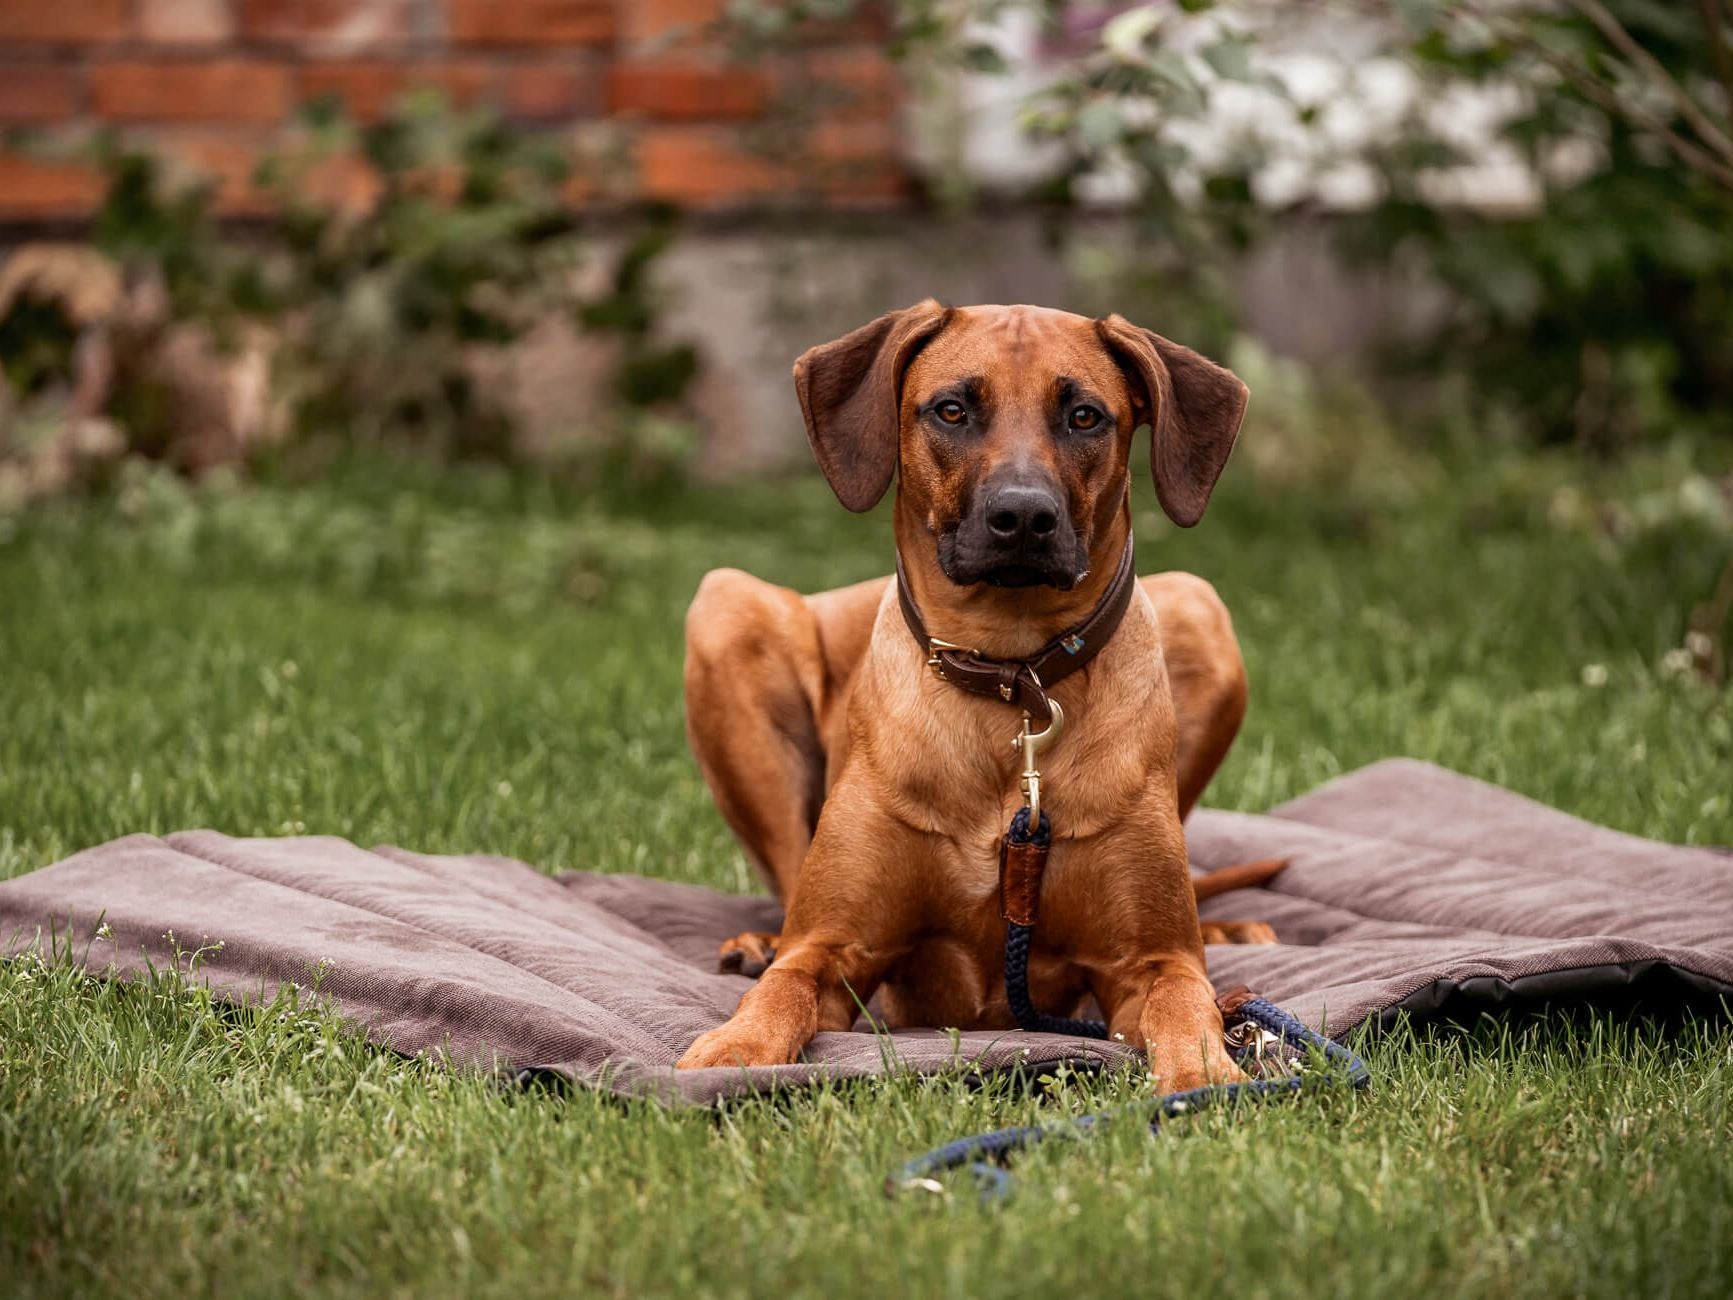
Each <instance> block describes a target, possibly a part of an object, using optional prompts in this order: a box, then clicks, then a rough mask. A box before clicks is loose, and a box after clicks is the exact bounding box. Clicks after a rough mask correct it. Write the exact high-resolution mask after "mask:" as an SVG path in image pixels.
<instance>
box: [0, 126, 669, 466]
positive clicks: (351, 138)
mask: <svg viewBox="0 0 1733 1300" xmlns="http://www.w3.org/2000/svg"><path fill="white" fill-rule="evenodd" d="M93 149H94V153H95V156H96V158H97V161H98V162H99V163H100V165H101V166H102V168H103V170H104V171H105V173H106V175H107V177H108V182H109V183H108V188H107V192H106V197H105V199H104V201H103V203H102V205H101V207H100V209H99V210H98V212H97V214H96V215H95V217H94V219H93V221H92V224H91V229H90V239H91V243H92V245H93V246H94V247H95V249H97V250H99V251H100V253H102V254H103V255H105V256H106V257H107V258H108V259H110V261H111V262H112V264H113V265H114V266H115V267H117V268H118V269H119V272H120V275H121V278H122V279H123V281H124V283H125V285H126V291H125V293H124V294H123V295H121V300H120V302H119V303H118V304H117V305H116V306H115V308H114V310H113V311H111V312H110V313H108V314H107V315H105V316H104V318H103V319H102V320H101V322H99V325H100V332H101V334H102V336H103V340H104V346H105V347H107V348H108V349H109V350H110V351H111V352H112V354H113V365H112V370H113V379H112V383H111V385H110V387H109V390H108V393H107V403H106V406H107V413H108V414H110V415H112V416H113V417H114V419H115V421H116V422H117V423H118V424H119V425H120V426H121V427H122V429H123V430H124V434H125V438H126V441H127V444H128V445H129V447H130V448H131V449H132V450H134V451H138V452H142V453H145V454H147V455H152V456H155V457H158V458H165V459H169V460H172V461H175V462H176V463H179V464H182V465H183V466H192V467H201V466H203V465H206V464H209V463H217V462H221V461H224V460H229V459H233V458H234V457H235V454H237V453H239V454H246V453H254V452H256V451H257V450H258V448H259V447H260V446H261V445H264V444H268V443H270V442H274V441H279V440H281V439H283V438H285V437H287V438H300V439H308V438H317V439H321V440H330V439H337V440H363V441H366V440H379V439H392V440H402V441H411V442H415V443H417V444H420V445H423V446H426V447H430V448H432V449H435V450H437V451H439V452H441V453H444V454H450V455H459V456H475V455H481V456H490V457H507V456H510V455H513V454H514V453H515V451H516V449H517V442H516V440H515V434H516V430H515V428H514V416H513V413H512V411H511V409H510V408H509V406H508V404H507V403H506V402H505V401H502V400H501V390H502V389H503V388H505V387H506V386H505V385H502V384H500V383H498V382H494V383H492V384H490V383H488V382H487V381H486V376H487V374H488V370H489V367H488V364H487V363H488V361H489V358H494V357H498V356H500V355H501V354H502V353H503V352H504V350H505V349H507V348H509V347H510V346H511V345H513V344H515V343H517V342H519V341H520V340H522V339H524V338H525V336H526V335H527V334H528V333H529V332H530V331H531V330H532V329H533V328H536V327H538V326H541V325H543V324H545V323H547V322H549V321H552V320H563V321H565V322H567V323H568V324H569V325H570V326H571V327H572V328H573V329H575V330H577V331H579V332H581V333H585V334H588V335H589V336H590V337H591V338H594V339H602V340H613V341H614V342H613V343H612V344H611V345H610V352H609V355H611V356H614V357H615V358H616V359H615V360H614V362H613V366H612V368H613V372H614V374H613V383H612V389H613V397H614V399H615V402H616V404H617V405H620V406H622V407H624V408H628V409H631V410H650V411H664V412H665V411H668V410H671V409H678V403H679V400H680V398H681V396H682V394H683V393H684V391H685V388H686V385H687V383H688V382H689V380H690V379H691V377H692V375H693V372H694V370H695V369H696V364H697V358H696V354H695V353H694V352H693V350H692V349H691V348H690V347H689V346H687V345H685V344H682V343H678V342H676V343H674V344H668V343H666V342H664V341H662V339H661V337H660V333H659V331H658V328H657V326H658V324H659V319H658V318H659V303H658V300H657V298H656V295H655V287H654V275H653V273H654V269H655V263H656V259H657V258H658V256H659V255H660V254H661V253H662V252H663V251H664V250H665V249H666V247H667V246H668V243H669V241H670V239H671V238H672V233H673V222H672V217H671V214H669V213H667V212H665V211H653V212H647V213H645V214H642V216H641V217H640V218H638V219H636V220H635V221H634V222H633V223H632V229H633V230H634V232H635V233H633V234H631V236H630V237H629V238H628V240H627V241H626V244H625V247H624V249H623V251H622V252H620V253H618V254H617V255H616V256H615V258H614V266H613V270H612V272H611V274H610V275H608V276H607V277H606V279H607V282H606V284H605V285H603V286H602V287H600V288H599V289H598V288H586V285H587V284H590V283H591V282H593V281H594V280H595V276H594V274H593V273H591V274H581V272H582V271H583V270H584V269H585V267H586V266H587V265H588V262H587V261H586V259H588V260H589V261H594V260H596V259H597V258H598V256H599V255H598V253H597V250H596V247H595V245H594V241H591V240H588V239H586V238H585V237H584V234H583V232H582V231H581V230H580V228H579V226H578V224H577V222H576V220H575V219H574V217H573V215H572V212H571V206H570V204H569V203H568V202H567V194H568V186H569V185H571V184H572V183H573V182H574V179H575V178H574V176H573V174H572V167H571V164H570V162H569V160H568V156H567V152H568V151H567V150H566V148H565V146H564V143H563V142H562V141H561V140H559V139H557V138H556V137H554V136H551V135H547V134H542V133H536V132H529V131H525V130H522V129H520V128H516V127H512V126H508V125H507V124H505V123H504V122H502V121H501V120H500V119H499V118H498V117H497V116H495V115H493V114H491V113H489V112H484V111H474V112H461V113H459V112H453V111H451V110H449V109H448V108H447V107H446V105H445V104H444V103H443V101H441V100H440V99H439V98H438V97H437V96H433V95H421V96H412V97H410V98H408V99H406V100H405V101H404V102H403V103H402V104H401V105H400V106H399V107H398V108H397V109H396V110H395V111H394V112H393V113H392V114H390V115H389V116H387V117H386V118H385V119H383V120H382V121H380V122H378V123H377V124H373V125H368V126H364V127H363V126H357V125H356V124H354V123H352V122H349V121H347V120H345V119H344V118H343V117H341V116H340V115H339V114H338V113H337V112H336V111H335V110H334V109H332V108H331V107H329V106H326V105H318V106H315V107H313V108H311V109H309V110H308V111H307V112H306V113H305V114H304V115H303V118H302V120H301V121H300V122H299V123H298V124H297V128H296V130H295V131H294V132H293V133H292V135H291V136H290V139H289V143H288V144H286V145H285V146H284V147H282V148H280V149H279V150H278V151H277V152H275V153H274V154H272V155H271V156H269V157H267V158H266V159H265V160H264V161H263V162H262V163H261V165H260V167H259V168H258V171H257V174H256V175H255V177H254V184H255V186H256V188H257V189H258V190H259V191H260V193H261V194H262V196H263V197H264V198H265V199H266V200H267V202H266V203H265V204H264V205H262V207H261V215H260V216H259V217H258V218H257V219H256V220H253V221H251V222H249V223H248V224H246V225H245V226H235V227H232V228H231V227H230V226H227V225H225V224H224V223H221V222H219V221H218V220H217V217H216V215H215V212H214V208H213V198H214V195H213V191H212V187H211V186H210V185H208V184H192V185H188V184H184V183H179V184H177V183H176V182H175V179H174V178H173V177H171V176H170V174H169V173H168V171H167V170H166V169H165V167H164V166H163V165H162V164H161V162H160V161H159V160H158V159H156V158H154V157H152V156H151V155H149V154H148V153H142V152H139V151H137V150H134V149H131V148H128V147H125V146H123V145H122V144H121V143H120V142H119V141H118V140H117V138H116V137H114V136H104V137H101V138H99V139H98V140H97V141H96V142H95V144H94V146H93ZM64 315H65V314H64V313H63V312H62V311H60V310H59V308H58V307H57V305H56V304H55V303H54V302H53V301H45V300H43V299H42V298H41V297H40V295H38V296H25V297H23V298H21V299H20V300H19V302H17V303H16V304H14V306H13V308H12V309H11V310H9V311H8V310H0V353H3V354H4V355H5V356H6V358H7V359H8V360H7V365H6V377H7V379H8V381H9V383H10V385H11V386H12V388H13V390H14V391H15V392H16V393H19V394H29V393H32V392H36V391H39V390H42V389H43V388H44V387H45V386H52V385H53V384H54V383H56V382H57V383H59V384H60V385H61V386H62V387H63V388H64V387H71V386H73V385H74V382H75V379H74V377H73V376H72V374H71V371H72V370H73V368H74V365H75V363H74V355H73V354H74V352H75V350H76V347H77V342H78V338H79V336H80V330H79V329H78V328H76V327H74V326H73V325H71V324H69V323H68V322H67V320H66V319H65V318H64ZM189 334H191V335H195V336H196V338H197V339H198V341H199V342H198V346H197V347H196V348H194V349H192V350H193V351H196V352H198V353H199V355H201V356H204V357H206V358H207V359H209V360H211V362H212V364H211V366H210V369H212V370H219V369H221V368H222V365H223V364H224V363H225V361H231V362H232V361H234V360H235V359H236V358H239V357H243V356H249V357H250V358H251V359H254V360H257V361H258V362H259V363H260V365H261V366H262V367H264V368H265V370H267V371H268V376H269V382H268V409H265V410H262V411H260V412H259V413H257V415H256V418H254V419H253V420H252V422H251V426H252V427H249V428H248V429H247V430H245V431H239V432H236V431H230V432H231V433H232V434H233V436H231V437H229V438H228V439H227V440H226V442H225V444H224V445H223V446H222V447H220V448H213V447H211V446H208V445H205V446H200V447H197V448H194V449H192V450H189V445H190V444H193V443H198V442H199V440H200V439H201V438H203V437H204V436H205V435H204V433H203V431H201V430H200V429H198V428H193V427H189V426H191V425H194V424H197V423H199V420H200V418H201V417H200V416H199V415H198V414H196V413H193V414H190V413H189V407H197V406H198V403H197V402H189V401H188V400H186V394H185V393H184V392H179V391H177V385H180V384H181V380H182V379H183V378H184V376H176V375H174V374H173V373H171V372H170V370H169V368H168V367H167V366H166V365H165V355H164V354H165V350H166V349H167V348H168V347H169V345H170V341H171V340H172V341H173V342H174V343H175V344H176V345H178V346H180V349H181V351H183V352H184V351H186V350H187V348H186V346H185V344H186V339H187V337H188V335H189ZM186 368H187V367H186V366H184V365H183V366H182V367H181V369H182V370H183V371H184V370H185V369H186ZM213 404H215V405H221V403H211V402H206V403H204V405H205V406H206V407H209V406H212V405H213ZM592 414H593V413H592ZM598 423H601V424H603V425H606V424H607V419H606V416H605V413H604V414H602V416H601V418H600V419H598ZM614 427H618V428H629V427H631V422H630V420H627V421H623V422H621V421H616V422H615V423H614ZM206 442H207V443H208V439H206ZM658 446H659V447H661V448H663V449H664V450H665V451H666V452H667V453H668V454H679V452H680V450H681V444H680V443H679V442H678V441H677V440H671V439H662V440H661V441H660V442H659V443H658Z"/></svg>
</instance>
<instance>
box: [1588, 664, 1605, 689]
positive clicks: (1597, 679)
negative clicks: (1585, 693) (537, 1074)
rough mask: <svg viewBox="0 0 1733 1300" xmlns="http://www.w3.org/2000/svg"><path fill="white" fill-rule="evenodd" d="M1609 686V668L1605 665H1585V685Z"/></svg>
mask: <svg viewBox="0 0 1733 1300" xmlns="http://www.w3.org/2000/svg"><path fill="white" fill-rule="evenodd" d="M1606 684H1607V666H1606V665H1605V664H1584V665H1583V685H1584V686H1596V687H1599V686H1605V685H1606Z"/></svg>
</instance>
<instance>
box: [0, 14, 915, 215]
mask: <svg viewBox="0 0 1733 1300" xmlns="http://www.w3.org/2000/svg"><path fill="white" fill-rule="evenodd" d="M723 7H724V0H0V132H5V133H6V136H4V137H0V140H4V141H5V143H0V221H14V222H15V221H32V220H43V219H64V218H77V217H79V216H81V215H83V214H85V213H88V212H89V211H90V209H91V207H92V205H93V204H94V202H95V201H96V199H97V197H98V195H99V194H100V192H101V182H100V178H99V177H97V176H96V175H95V174H94V173H93V172H92V171H91V170H90V169H89V168H88V167H87V166H85V165H84V164H81V163H79V162H75V161H53V160H49V159H45V158H43V157H41V156H40V150H27V149H25V148H23V147H21V146H20V143H19V141H17V140H16V139H11V138H10V137H12V136H14V135H15V134H16V133H17V132H18V131H20V130H22V131H26V132H29V133H30V134H31V135H33V136H34V137H35V138H36V139H37V141H38V142H50V143H54V142H58V143H69V142H72V141H76V140H77V139H78V138H80V137H81V136H82V135H83V134H85V133H88V131H89V129H90V128H91V127H94V126H99V125H114V126H117V127H119V128H121V129H122V130H123V131H125V132H126V133H127V135H128V136H129V137H130V138H133V139H136V140H139V141H142V142H148V143H149V144H150V145H152V146H153V147H154V148H156V149H158V150H159V151H160V152H161V153H163V154H164V155H165V156H166V157H168V158H170V159H172V160H174V161H175V162H176V163H177V164H179V165H182V166H184V167H185V168H187V169H189V170H192V171H196V172H198V173H200V174H204V175H208V176H210V177H211V178H212V179H213V180H214V181H215V182H216V183H217V187H218V190H217V192H218V198H219V204H220V206H221V207H222V209H223V210H225V211H227V212H231V213H245V212H248V211H252V210H255V209H256V208H257V206H258V204H259V203H260V202H261V200H260V197H259V196H258V195H257V194H256V193H254V192H253V191H252V189H251V187H250V184H249V180H248V178H249V176H250V175H251V172H252V169H253V165H254V163H255V162H256V160H257V159H258V157H259V156H260V154H261V153H263V152H264V151H266V150H268V149H269V148H270V146H271V143H272V140H273V138H275V137H276V136H277V135H278V134H279V133H280V132H282V131H283V130H284V129H285V125H286V123H287V121H288V119H289V118H290V117H291V116H292V114H293V113H294V111H295V109H296V108H297V106H298V105H300V104H302V103H304V102H306V101H308V100H310V99H314V98H317V97H319V96H321V95H327V94H328V95H334V96H336V97H337V98H338V99H340V100H341V101H342V102H343V103H344V104H345V105H347V107H348V109H349V111H350V112H351V113H352V114H353V115H355V116H357V117H359V118H362V119H369V118H376V117H377V116H379V114H381V113H382V112H384V111H385V110H386V109H387V108H388V107H389V105H390V104H391V103H392V102H393V100H394V99H396V97H398V96H399V95H401V94H403V93H404V92H405V91H408V90H410V89H412V88H417V87H424V86H432V87H437V88H439V89H441V90H443V91H444V92H445V93H446V94H447V95H448V96H450V97H451V98H452V99H453V100H454V101H457V102H460V103H466V104H468V103H478V102H487V103H490V104H493V105H496V106H497V107H498V108H499V109H500V110H501V111H502V112H504V113H505V114H507V115H508V116H510V117H511V118H513V119H515V120H518V121H522V122H525V123H533V124H536V125H538V126H542V127H545V128H548V129H553V130H564V131H566V132H567V133H568V135H569V137H570V139H571V140H572V142H573V148H574V151H578V150H579V149H580V143H579V142H580V140H582V139H585V138H587V137H593V136H595V135H598V134H600V135H602V136H604V137H607V138H608V139H609V140H610V141H615V138H616V137H617V145H618V146H619V147H610V148H609V149H608V150H607V152H608V153H609V155H610V156H614V157H618V158H620V159H622V162H621V163H620V164H619V165H618V166H617V167H616V168H615V169H613V170H611V171H610V173H609V175H608V177H607V182H608V184H607V193H608V196H609V197H610V198H611V199H615V200H619V199H631V198H658V199H668V200H672V201H674V202H677V203H681V204H684V205H687V206H691V207H701V208H715V207H737V206H742V205H752V204H763V203H777V204H782V203H796V204H799V203H821V204H833V205H858V204H872V205H882V204H888V203H894V202H896V201H897V200H898V199H900V198H901V197H903V196H904V195H905V193H906V192H907V178H906V175H905V172H904V169H903V167H902V164H901V162H900V148H899V144H900V141H899V133H898V129H897V105H898V87H897V82H896V76H895V72H894V69H893V67H892V65H891V63H890V61H889V60H888V59H887V58H886V57H885V55H884V52H883V47H882V44H881V43H880V41H881V38H882V35H883V33H882V31H881V30H879V26H878V23H877V22H876V20H873V19H870V18H867V19H862V20H859V21H856V22H854V23H852V24H850V25H848V26H847V27H844V28H838V29H833V30H814V31H812V32H809V33H804V34H803V39H802V40H801V41H800V42H799V43H798V48H797V50H796V51H794V52H787V53H783V54H780V55H777V56H775V57H773V58H764V59H759V60H758V61H756V62H751V63H742V62H739V61H736V60H733V59H731V58H730V57H729V56H728V55H727V54H726V52H725V51H724V50H723V49H722V48H720V46H719V44H718V42H717V41H716V40H715V38H714V37H713V36H712V35H711V34H710V33H709V32H708V31H707V30H706V24H708V23H710V22H711V21H712V20H714V19H715V18H717V16H718V15H719V14H720V13H721V11H722V9H723ZM331 179H332V182H333V183H334V184H335V185H337V186H340V187H342V192H343V194H344V195H345V196H346V197H353V198H357V199H362V200H364V198H365V195H366V193H367V189H368V179H369V178H368V177H367V176H366V175H365V174H364V172H362V171H360V170H359V169H357V168H353V167H352V168H349V169H348V170H347V172H346V173H344V174H339V175H334V176H333V177H332V178H331ZM593 192H594V191H593V189H586V188H582V187H575V189H574V195H579V194H586V193H593Z"/></svg>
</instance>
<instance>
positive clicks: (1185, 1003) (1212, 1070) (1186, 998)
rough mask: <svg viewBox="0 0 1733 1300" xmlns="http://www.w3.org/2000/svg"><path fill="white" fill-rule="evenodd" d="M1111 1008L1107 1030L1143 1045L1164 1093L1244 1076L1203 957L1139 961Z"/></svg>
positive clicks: (1151, 1070) (1132, 1043)
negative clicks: (1227, 1037) (1227, 1036)
mask: <svg viewBox="0 0 1733 1300" xmlns="http://www.w3.org/2000/svg"><path fill="white" fill-rule="evenodd" d="M1122 987H1123V988H1124V990H1125V993H1124V995H1123V996H1121V997H1119V998H1117V999H1113V1001H1114V1002H1116V1005H1112V1006H1108V1007H1107V1008H1106V1009H1107V1013H1108V1031H1109V1032H1110V1033H1111V1034H1113V1036H1114V1037H1115V1038H1120V1039H1121V1040H1122V1041H1124V1042H1128V1043H1130V1044H1131V1045H1132V1046H1134V1047H1141V1048H1143V1050H1144V1051H1145V1052H1146V1053H1147V1054H1148V1056H1149V1072H1150V1074H1151V1075H1153V1076H1154V1077H1155V1083H1156V1087H1157V1088H1159V1089H1160V1090H1161V1091H1162V1092H1182V1091H1184V1090H1186V1089H1188V1088H1201V1087H1203V1086H1204V1085H1205V1084H1211V1083H1233V1082H1236V1081H1238V1080H1241V1079H1243V1078H1245V1075H1244V1074H1243V1073H1241V1071H1240V1069H1239V1067H1238V1066H1236V1065H1235V1064H1234V1063H1233V1059H1232V1058H1231V1057H1229V1056H1228V1053H1227V1047H1226V1046H1225V1045H1224V1044H1223V1042H1222V1013H1221V1008H1220V1007H1218V1006H1217V1005H1216V997H1215V989H1214V988H1213V987H1212V986H1211V985H1210V982H1209V977H1208V976H1207V975H1206V974H1205V973H1204V967H1203V960H1202V958H1201V957H1196V958H1194V957H1192V956H1190V955H1189V954H1177V955H1174V956H1170V957H1162V958H1158V959H1155V960H1153V961H1148V962H1144V963H1141V964H1140V967H1139V969H1137V970H1135V971H1134V972H1132V973H1131V975H1130V978H1129V979H1127V980H1124V981H1123V982H1122Z"/></svg>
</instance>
